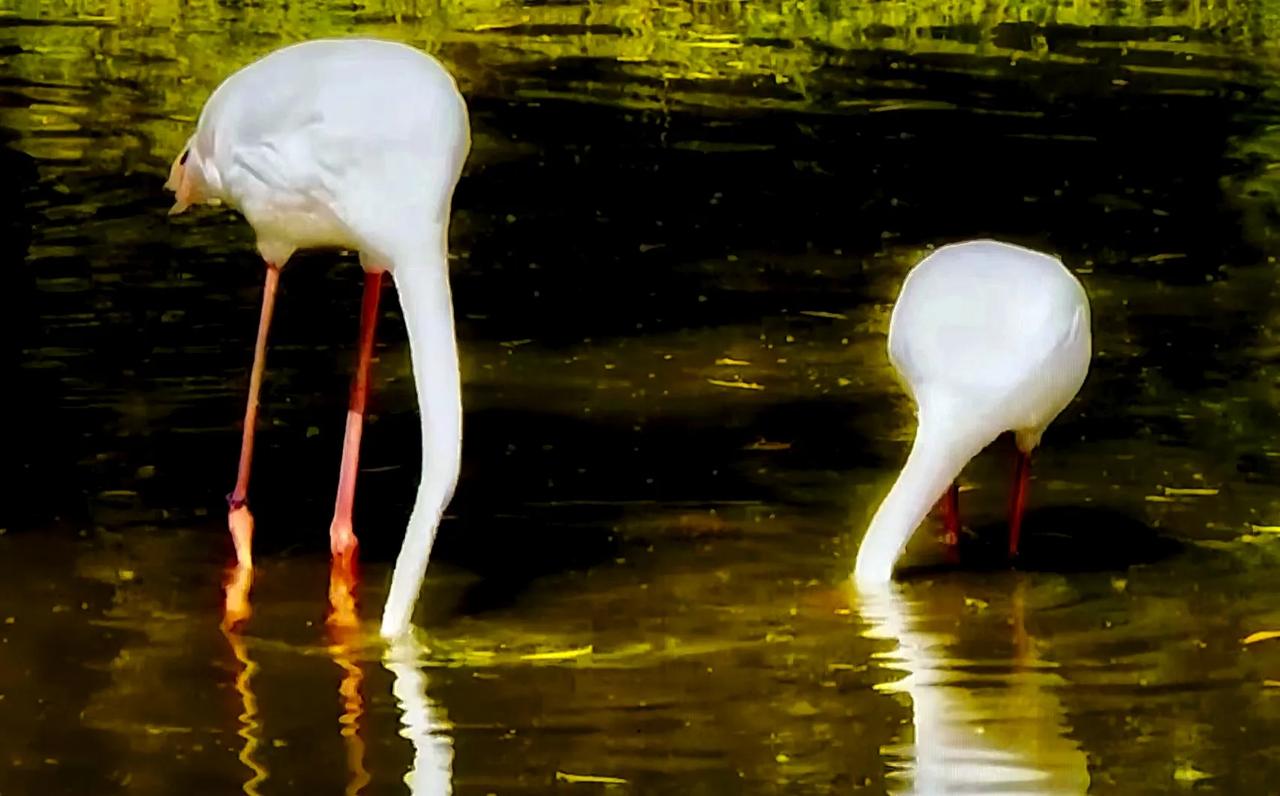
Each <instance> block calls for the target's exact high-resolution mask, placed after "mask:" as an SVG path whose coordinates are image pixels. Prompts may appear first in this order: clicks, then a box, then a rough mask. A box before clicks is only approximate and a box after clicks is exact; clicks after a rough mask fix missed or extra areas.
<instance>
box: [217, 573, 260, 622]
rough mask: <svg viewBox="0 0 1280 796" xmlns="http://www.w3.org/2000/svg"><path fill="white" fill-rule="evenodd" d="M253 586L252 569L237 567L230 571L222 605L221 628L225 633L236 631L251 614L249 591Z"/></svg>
mask: <svg viewBox="0 0 1280 796" xmlns="http://www.w3.org/2000/svg"><path fill="white" fill-rule="evenodd" d="M252 586H253V568H252V567H249V566H244V565H237V566H235V567H233V568H232V569H231V577H229V578H227V583H226V594H225V596H224V598H223V604H222V627H223V629H224V630H227V631H231V632H234V631H237V630H239V628H240V626H241V625H243V624H244V623H245V622H246V621H248V619H249V617H250V616H251V615H252V614H253V607H252V606H251V605H250V604H249V590H250V589H251V588H252Z"/></svg>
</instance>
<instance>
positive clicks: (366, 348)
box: [329, 271, 382, 559]
mask: <svg viewBox="0 0 1280 796" xmlns="http://www.w3.org/2000/svg"><path fill="white" fill-rule="evenodd" d="M381 293H382V272H381V271H378V272H371V271H366V272H365V274H364V300H363V302H362V303H361V307H360V358H359V361H358V362H357V364H356V375H355V378H354V379H353V380H352V382H351V400H350V403H348V405H347V433H346V436H345V438H344V441H343V443H342V469H341V470H340V471H339V473H338V499H337V502H336V504H335V505H334V508H333V524H332V525H330V526H329V548H330V550H331V551H332V553H333V556H334V557H335V558H341V559H348V558H351V557H353V556H354V555H355V552H356V544H357V542H356V535H355V532H354V531H353V530H352V529H351V510H352V507H353V506H354V504H355V500H356V467H357V465H358V464H359V462H360V435H361V432H362V431H363V429H364V410H365V404H366V402H367V400H368V397H369V365H370V363H371V362H372V360H373V330H374V328H375V327H376V326H377V324H378V299H379V297H380V296H381Z"/></svg>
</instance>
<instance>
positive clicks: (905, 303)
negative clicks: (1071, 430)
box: [854, 240, 1091, 587]
mask: <svg viewBox="0 0 1280 796" xmlns="http://www.w3.org/2000/svg"><path fill="white" fill-rule="evenodd" d="M1090 357H1091V338H1090V329H1089V299H1088V297H1087V296H1086V295H1085V292H1084V288H1082V287H1081V286H1080V283H1079V282H1078V281H1077V280H1076V278H1075V277H1074V276H1073V275H1072V274H1071V272H1070V271H1068V270H1067V269H1066V268H1065V267H1064V266H1063V265H1062V263H1061V262H1060V261H1058V260H1057V259H1056V258H1053V257H1050V256H1049V255H1046V254H1041V253H1039V252H1035V251H1031V250H1030V249H1024V248H1022V247H1020V246H1013V245H1010V244H1007V243H999V242H996V241H987V240H979V241H970V242H967V243H958V244H954V245H950V246H944V247H942V248H940V249H938V250H937V251H935V252H934V253H932V254H930V255H929V256H928V257H926V258H925V259H924V260H922V261H921V262H920V263H919V264H918V265H917V266H916V267H915V268H914V269H912V271H911V273H909V274H908V275H907V278H906V281H905V282H904V283H903V285H902V293H901V295H900V296H899V297H898V302H897V304H895V305H894V308H893V315H892V317H891V318H890V321H889V360H890V362H892V363H893V366H894V368H895V369H896V370H897V372H898V375H899V377H900V378H901V380H902V384H903V386H904V387H905V389H906V390H907V393H908V394H909V395H910V396H911V398H912V399H913V400H914V401H915V404H916V413H917V416H918V423H919V425H918V427H917V429H916V438H915V442H914V443H913V444H912V447H911V453H910V455H908V457H907V462H906V465H905V466H903V468H902V472H901V473H900V474H899V476H898V480H897V481H896V482H895V483H894V485H893V487H892V489H890V490H889V494H888V496H887V497H885V499H884V502H883V503H882V504H880V508H879V509H878V510H877V511H876V514H875V517H873V518H872V520H871V525H870V527H869V528H868V529H867V533H866V536H865V537H864V538H863V540H862V545H861V547H860V548H859V550H858V560H857V564H856V565H855V567H854V580H855V582H856V583H857V584H858V585H859V586H860V587H880V586H883V585H884V584H887V583H888V582H889V580H890V578H891V576H892V574H893V567H894V564H895V563H896V562H897V560H898V557H899V555H901V553H902V549H903V547H904V546H905V545H906V543H907V540H908V539H909V538H910V537H911V534H912V533H914V532H915V530H916V528H917V527H918V526H919V525H920V523H921V521H922V520H924V518H925V516H926V515H927V514H928V513H929V508H930V507H931V506H932V505H933V504H934V503H935V502H936V501H937V500H938V499H939V498H940V497H942V496H943V493H944V492H945V493H947V500H946V506H947V512H946V514H947V524H948V528H947V531H948V540H949V541H951V542H954V540H955V533H956V531H957V530H958V527H959V520H958V507H957V505H956V504H957V501H956V485H955V479H956V477H957V476H958V475H959V474H960V471H961V470H962V469H963V468H964V465H965V464H966V463H967V462H968V461H969V460H970V459H972V458H973V457H974V456H975V455H977V453H978V452H979V451H981V450H982V449H983V448H985V447H986V446H987V445H988V444H989V443H990V442H991V441H992V440H994V439H995V438H996V437H998V436H999V435H1000V434H1002V433H1003V432H1005V431H1013V432H1014V435H1015V441H1016V443H1017V448H1018V460H1017V467H1016V470H1015V475H1014V487H1013V495H1012V500H1011V502H1010V515H1009V552H1010V554H1011V555H1016V554H1017V549H1018V533H1019V529H1020V527H1021V522H1022V511H1023V507H1024V506H1025V504H1026V494H1027V480H1028V477H1029V474H1030V454H1031V451H1032V450H1033V449H1034V448H1035V447H1036V446H1037V445H1038V444H1039V443H1040V436H1041V434H1043V433H1044V430H1045V428H1046V427H1047V426H1048V425H1049V423H1051V422H1052V421H1053V419H1054V418H1055V417H1057V416H1058V413H1060V412H1061V411H1062V410H1063V409H1065V408H1066V406H1067V404H1069V403H1070V402H1071V399H1072V398H1074V397H1075V395H1076V393H1077V392H1079V390H1080V386H1081V385H1082V384H1083V383H1084V379H1085V375H1086V374H1087V373H1088V371H1089V360H1090Z"/></svg>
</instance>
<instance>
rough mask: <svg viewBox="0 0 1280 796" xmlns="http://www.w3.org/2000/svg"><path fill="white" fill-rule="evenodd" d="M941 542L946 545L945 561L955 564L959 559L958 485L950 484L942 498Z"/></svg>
mask: <svg viewBox="0 0 1280 796" xmlns="http://www.w3.org/2000/svg"><path fill="white" fill-rule="evenodd" d="M942 527H943V529H944V530H945V533H944V534H943V536H942V541H943V542H944V543H945V544H946V545H947V560H948V561H950V562H951V563H955V562H956V560H957V559H958V558H959V552H958V550H957V545H959V543H960V485H959V484H956V483H952V484H951V486H950V488H948V489H947V493H946V494H945V495H943V496H942Z"/></svg>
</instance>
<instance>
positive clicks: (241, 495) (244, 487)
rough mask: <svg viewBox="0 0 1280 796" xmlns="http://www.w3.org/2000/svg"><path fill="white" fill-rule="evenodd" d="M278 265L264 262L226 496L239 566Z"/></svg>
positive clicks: (248, 540)
mask: <svg viewBox="0 0 1280 796" xmlns="http://www.w3.org/2000/svg"><path fill="white" fill-rule="evenodd" d="M279 283H280V268H279V266H277V265H275V264H273V263H267V277H266V281H265V282H264V283H263V288H262V315H261V316H260V317H259V319H258V341H257V343H256V344H255V345H254V348H253V370H252V372H251V373H250V375H249V401H248V404H247V405H246V406H245V410H244V434H243V436H242V437H241V439H240V469H239V471H238V473H237V475H236V487H235V489H234V490H233V491H232V492H231V494H230V495H227V507H228V511H227V526H228V527H229V528H230V529H231V541H232V542H233V543H234V544H235V548H236V561H237V562H238V565H239V567H241V568H244V569H248V568H250V567H252V566H253V553H252V548H253V515H252V514H250V513H249V470H250V467H251V465H252V464H253V432H254V427H255V426H256V425H257V423H258V395H259V394H260V393H261V391H262V372H263V370H264V369H265V368H266V364H267V331H268V330H269V329H270V328H271V314H272V312H273V311H274V310H275V306H276V287H277V286H278V285H279Z"/></svg>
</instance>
